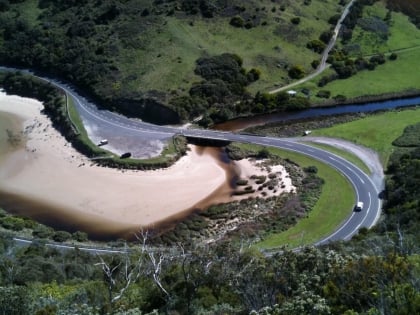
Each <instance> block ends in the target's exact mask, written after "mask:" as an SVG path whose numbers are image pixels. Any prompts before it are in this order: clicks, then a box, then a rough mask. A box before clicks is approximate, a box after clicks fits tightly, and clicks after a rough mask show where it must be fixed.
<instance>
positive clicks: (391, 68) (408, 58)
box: [298, 1, 420, 103]
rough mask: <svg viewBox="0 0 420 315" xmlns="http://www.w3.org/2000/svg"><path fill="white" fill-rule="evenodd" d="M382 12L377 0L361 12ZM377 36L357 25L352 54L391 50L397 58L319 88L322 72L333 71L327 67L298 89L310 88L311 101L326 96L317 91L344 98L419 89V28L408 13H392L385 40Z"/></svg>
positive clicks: (384, 12)
mask: <svg viewBox="0 0 420 315" xmlns="http://www.w3.org/2000/svg"><path fill="white" fill-rule="evenodd" d="M385 15H386V8H385V6H384V3H383V2H381V1H379V2H376V3H375V5H373V6H367V7H366V8H365V11H364V17H368V16H377V17H380V18H383V17H385ZM376 37H377V36H376V35H375V34H373V33H372V32H366V31H363V30H362V29H361V28H360V27H359V26H356V28H355V31H354V33H353V44H357V45H360V52H359V53H355V54H354V55H353V56H354V57H357V56H358V55H359V54H360V55H364V56H369V55H372V54H373V53H378V52H380V53H385V54H386V55H389V53H390V52H391V51H395V52H396V53H397V55H398V58H397V60H395V61H390V60H387V62H386V63H385V64H384V65H379V66H378V67H376V69H375V70H373V71H368V70H364V71H360V72H358V73H357V74H356V75H354V76H352V77H350V78H348V79H345V80H335V81H333V82H330V83H328V84H327V85H326V86H324V87H322V88H319V87H318V86H317V84H318V81H319V79H320V78H321V77H322V76H324V75H329V74H332V73H334V71H333V70H331V69H328V70H326V71H324V73H322V74H321V75H320V76H318V77H316V78H315V79H313V80H311V81H309V82H306V83H304V84H302V85H299V86H298V89H300V88H308V89H310V90H311V95H312V97H311V101H312V102H314V103H323V102H325V99H322V98H318V97H316V96H315V95H316V94H317V92H318V91H319V90H328V91H331V96H332V97H333V96H335V95H344V96H346V97H347V98H355V97H360V96H365V95H382V94H384V93H397V92H408V91H419V90H420V87H419V85H418V82H420V71H418V70H417V69H419V68H420V58H419V54H420V30H419V29H417V28H416V27H415V25H413V24H412V23H411V22H410V21H409V19H408V17H407V16H405V15H403V14H401V13H396V12H392V23H391V26H390V35H389V37H388V40H387V41H381V42H379V39H378V38H376ZM338 46H340V45H338Z"/></svg>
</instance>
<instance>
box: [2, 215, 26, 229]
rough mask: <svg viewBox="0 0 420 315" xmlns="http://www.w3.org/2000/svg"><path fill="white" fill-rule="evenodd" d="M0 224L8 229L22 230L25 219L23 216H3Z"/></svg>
mask: <svg viewBox="0 0 420 315" xmlns="http://www.w3.org/2000/svg"><path fill="white" fill-rule="evenodd" d="M0 224H1V226H2V227H4V228H5V229H8V230H13V231H21V230H23V228H24V227H25V221H24V219H22V218H18V217H13V216H6V217H3V218H1V221H0Z"/></svg>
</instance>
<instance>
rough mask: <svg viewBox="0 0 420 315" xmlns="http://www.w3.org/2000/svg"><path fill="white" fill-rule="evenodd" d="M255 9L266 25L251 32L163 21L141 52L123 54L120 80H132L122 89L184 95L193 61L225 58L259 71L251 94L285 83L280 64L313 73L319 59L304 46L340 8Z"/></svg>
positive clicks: (219, 21)
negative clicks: (228, 55)
mask: <svg viewBox="0 0 420 315" xmlns="http://www.w3.org/2000/svg"><path fill="white" fill-rule="evenodd" d="M244 6H248V4H247V3H244ZM258 6H259V10H260V11H259V13H261V12H262V8H263V7H264V11H263V12H264V13H263V14H262V15H264V16H265V17H264V18H262V19H261V22H263V21H266V22H267V25H265V26H263V25H259V26H257V27H255V28H251V29H238V28H235V27H232V26H230V25H229V20H230V18H221V17H215V18H212V19H198V18H197V17H195V16H187V17H181V18H179V17H178V18H175V17H162V19H164V21H162V23H160V24H159V25H158V26H153V27H151V28H150V29H148V30H147V31H146V32H144V33H142V35H141V36H142V39H141V40H142V43H143V47H142V48H141V49H138V48H135V49H131V48H126V49H122V52H121V55H120V57H119V61H118V63H119V68H120V69H121V71H122V72H123V74H124V75H123V76H124V77H129V76H132V78H133V79H132V80H127V81H126V82H122V84H123V85H124V87H125V88H127V89H131V90H139V89H140V90H143V91H145V90H149V89H158V90H163V91H178V92H185V91H186V90H188V89H189V87H190V86H191V84H192V83H193V82H196V81H199V80H200V78H198V77H197V76H195V75H194V73H193V70H194V68H195V61H196V60H197V59H198V58H200V57H202V56H205V55H215V54H221V53H225V52H230V53H236V54H238V55H239V56H241V57H242V58H243V60H244V67H245V68H247V69H250V68H252V67H256V68H259V69H260V70H261V71H262V76H261V79H260V80H259V81H257V82H255V83H254V84H252V85H251V86H250V87H249V89H250V90H251V92H256V91H258V90H265V89H268V88H271V87H273V85H274V84H275V83H282V84H284V83H286V82H287V80H288V79H287V71H286V70H285V69H284V68H281V67H280V68H279V67H278V64H280V63H282V64H290V65H293V64H302V65H303V66H304V67H305V68H306V70H307V71H308V72H309V71H311V66H310V62H311V61H312V60H314V59H319V55H318V54H315V53H313V52H311V51H310V50H308V49H307V48H306V47H305V46H306V43H307V42H308V41H309V40H312V39H314V38H317V37H318V36H319V35H320V34H321V33H322V32H323V31H325V30H328V29H329V27H330V25H329V24H327V22H326V21H327V20H328V18H329V17H330V16H332V15H334V14H335V13H336V12H337V10H338V9H339V8H340V7H339V6H338V4H337V2H336V1H333V0H327V1H318V0H314V1H312V3H311V5H309V6H302V5H301V4H300V3H294V2H290V3H289V4H288V5H287V7H286V10H285V11H284V12H281V11H280V10H279V5H276V4H274V3H272V2H271V1H268V0H263V1H260V2H259V4H258ZM273 7H275V8H276V11H275V12H272V8H273ZM249 10H251V9H249ZM253 10H255V7H254V8H253ZM298 15H299V16H300V19H301V22H300V24H299V25H292V24H291V22H290V19H291V18H292V17H295V16H298ZM314 17H316V18H314ZM279 33H281V34H279ZM294 34H295V35H296V36H294ZM287 36H291V37H292V38H290V39H289V38H286V37H287Z"/></svg>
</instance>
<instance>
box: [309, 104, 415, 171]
mask: <svg viewBox="0 0 420 315" xmlns="http://www.w3.org/2000/svg"><path fill="white" fill-rule="evenodd" d="M419 121H420V107H416V108H410V109H404V110H393V111H388V112H385V113H381V114H375V115H371V116H367V117H365V118H363V119H359V120H355V121H352V122H348V123H344V124H340V125H336V126H333V127H330V128H325V129H317V130H313V132H312V134H313V135H314V136H326V137H335V138H342V139H346V140H348V141H351V142H354V143H357V144H361V145H364V146H366V147H368V148H371V149H373V150H375V151H376V152H377V153H378V154H379V157H380V160H381V162H382V165H387V164H388V160H389V157H390V155H391V154H392V152H393V151H394V146H393V145H392V140H393V139H397V138H398V137H399V136H400V135H401V134H402V133H403V131H404V128H405V127H407V126H408V125H412V124H415V123H418V122H419Z"/></svg>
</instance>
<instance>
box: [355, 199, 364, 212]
mask: <svg viewBox="0 0 420 315" xmlns="http://www.w3.org/2000/svg"><path fill="white" fill-rule="evenodd" d="M354 210H356V211H362V210H363V202H361V201H359V202H358V203H357V204H356V206H355V207H354Z"/></svg>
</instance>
